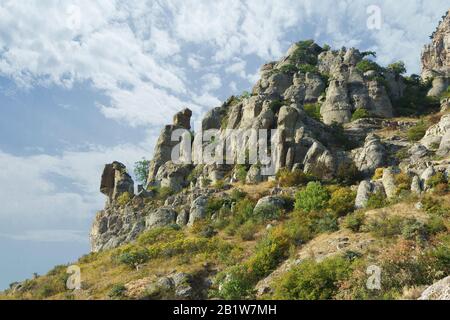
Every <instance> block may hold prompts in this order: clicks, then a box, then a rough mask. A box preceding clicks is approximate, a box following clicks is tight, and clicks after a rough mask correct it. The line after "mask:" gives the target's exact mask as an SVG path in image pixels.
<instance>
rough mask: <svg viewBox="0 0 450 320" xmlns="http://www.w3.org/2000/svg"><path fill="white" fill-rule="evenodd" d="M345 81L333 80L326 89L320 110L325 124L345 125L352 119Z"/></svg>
mask: <svg viewBox="0 0 450 320" xmlns="http://www.w3.org/2000/svg"><path fill="white" fill-rule="evenodd" d="M352 109H353V107H352V105H351V104H350V101H349V97H348V88H347V83H346V81H338V80H333V81H331V82H330V85H329V87H328V89H327V95H326V100H325V103H324V104H323V105H322V107H321V109H320V114H321V115H322V119H323V122H324V123H325V124H332V123H333V122H336V123H347V122H350V119H351V117H352Z"/></svg>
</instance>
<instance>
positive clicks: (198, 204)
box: [188, 196, 208, 227]
mask: <svg viewBox="0 0 450 320" xmlns="http://www.w3.org/2000/svg"><path fill="white" fill-rule="evenodd" d="M207 202H208V197H206V196H200V197H198V198H197V199H195V200H194V201H193V202H192V205H191V209H190V213H189V222H188V226H190V227H191V226H193V225H194V223H195V222H196V221H198V220H201V219H204V218H205V215H206V203H207Z"/></svg>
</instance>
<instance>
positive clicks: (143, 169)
mask: <svg viewBox="0 0 450 320" xmlns="http://www.w3.org/2000/svg"><path fill="white" fill-rule="evenodd" d="M149 168H150V160H146V159H145V158H142V160H140V161H137V162H136V163H135V164H134V175H135V176H136V181H137V182H138V183H139V184H142V185H144V184H146V183H147V177H148V171H149Z"/></svg>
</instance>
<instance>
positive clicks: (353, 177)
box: [336, 162, 363, 186]
mask: <svg viewBox="0 0 450 320" xmlns="http://www.w3.org/2000/svg"><path fill="white" fill-rule="evenodd" d="M362 179H363V176H362V174H361V172H360V171H359V169H358V168H357V167H356V165H355V164H354V163H353V162H343V163H340V164H339V165H338V168H337V170H336V180H337V182H338V183H339V184H344V185H347V186H349V185H353V184H356V183H358V182H359V181H361V180H362Z"/></svg>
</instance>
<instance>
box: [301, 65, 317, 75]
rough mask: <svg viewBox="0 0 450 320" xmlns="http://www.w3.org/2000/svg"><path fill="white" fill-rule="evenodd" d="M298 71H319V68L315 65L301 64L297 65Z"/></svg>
mask: <svg viewBox="0 0 450 320" xmlns="http://www.w3.org/2000/svg"><path fill="white" fill-rule="evenodd" d="M297 70H298V71H300V72H302V73H308V72H310V73H319V68H317V67H316V66H314V65H312V64H308V63H305V64H301V65H299V66H298V68H297Z"/></svg>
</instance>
